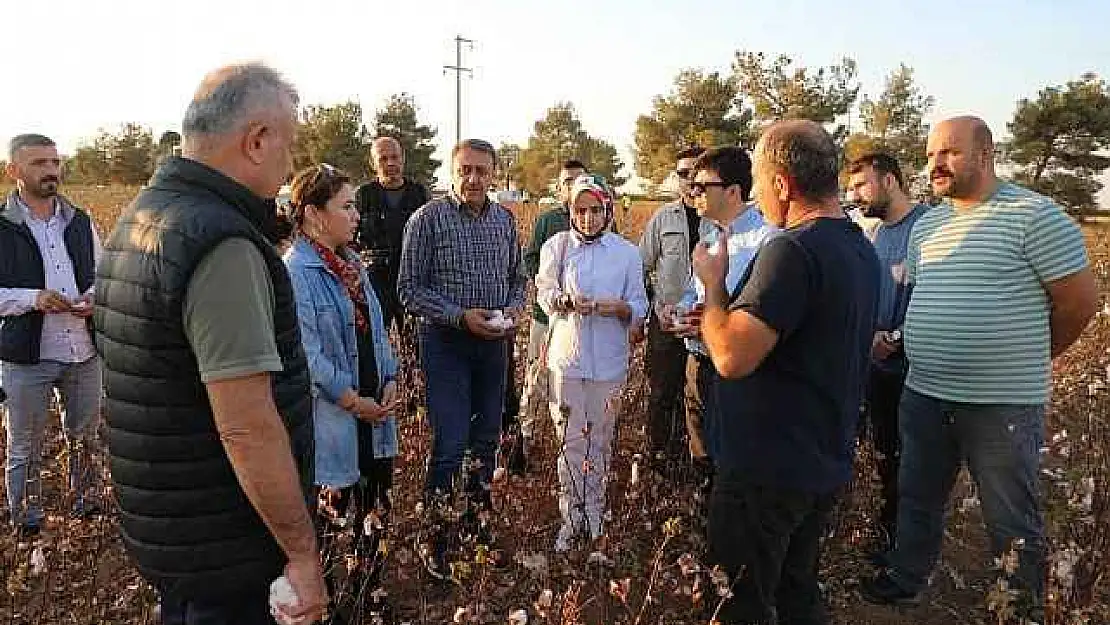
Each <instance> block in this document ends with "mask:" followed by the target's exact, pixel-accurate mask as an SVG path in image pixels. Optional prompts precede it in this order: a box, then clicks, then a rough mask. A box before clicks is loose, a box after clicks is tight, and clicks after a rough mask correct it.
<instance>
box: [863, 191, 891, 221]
mask: <svg viewBox="0 0 1110 625" xmlns="http://www.w3.org/2000/svg"><path fill="white" fill-rule="evenodd" d="M859 207H860V212H861V213H863V216H864V217H869V218H872V219H886V216H887V213H889V212H890V195H889V194H887V193H886V192H883V193H881V194H879V195H877V196H876V197H874V198H873V199H872V200H871V201H870V202H860V203H859Z"/></svg>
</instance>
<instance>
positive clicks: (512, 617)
mask: <svg viewBox="0 0 1110 625" xmlns="http://www.w3.org/2000/svg"><path fill="white" fill-rule="evenodd" d="M509 625H528V612H527V611H526V610H515V611H513V612H510V613H509Z"/></svg>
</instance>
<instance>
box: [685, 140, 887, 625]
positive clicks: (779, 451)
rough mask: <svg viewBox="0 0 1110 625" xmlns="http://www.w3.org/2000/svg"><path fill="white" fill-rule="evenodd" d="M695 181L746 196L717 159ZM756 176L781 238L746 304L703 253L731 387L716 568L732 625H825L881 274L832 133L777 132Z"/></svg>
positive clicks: (725, 396) (758, 155)
mask: <svg viewBox="0 0 1110 625" xmlns="http://www.w3.org/2000/svg"><path fill="white" fill-rule="evenodd" d="M694 169H695V175H694V182H693V183H692V184H691V187H692V188H693V191H694V192H697V193H706V194H710V193H738V192H739V191H738V190H737V189H736V188H735V187H736V185H727V184H725V183H723V182H722V181H721V179H720V176H719V175H718V172H717V171H715V169H714V166H713V163H712V160H711V159H710V158H708V157H703V158H702V159H700V160H699V161H698V162H697V163H696V164H695V167H694ZM753 173H754V177H755V180H756V182H755V187H756V189H757V193H756V195H757V200H758V202H759V205H760V209H761V210H762V211H763V213H764V216H765V217H766V219H767V221H768V222H770V223H772V224H774V225H776V226H778V227H780V228H783V232H781V233H780V234H778V235H775V236H773V237H772V238H770V239H769V240H768V241H767V242H766V243H764V244H763V247H762V248H761V249H760V251H759V252H758V254H757V256H756V258H755V260H754V261H753V263H752V265H751V266H750V268H749V270H748V274H747V275H746V276H745V277H744V278H743V279H742V280H741V282H740V284H741V285H742V286H741V287H740V288H739V289H738V290H739V293H734V294H732V295H731V296H730V294H729V293H728V292H727V291H726V289H725V273H726V270H727V267H728V258H727V254H724V253H719V254H710V253H709V251H708V249H707V248H706V246H705V245H704V243H703V244H699V245H698V247H697V249H695V251H694V260H693V263H694V270H695V271H696V272H697V275H698V277H699V278H701V280H702V282H703V283H704V284H705V285H706V305H705V312H704V313H703V316H702V322H701V332H702V337H703V339H704V341H705V343H706V345H707V347H708V349H709V354H710V357H711V358H712V360H713V364H714V366H715V367H716V368H717V371H718V373H720V375H721V378H722V379H721V380H720V381H719V383H718V386H717V400H718V401H717V405H718V406H719V407H720V411H719V413H720V427H719V434H718V435H719V436H720V440H719V441H718V444H717V448H718V449H720V458H718V459H716V460H717V467H718V478H717V481H716V482H715V484H714V487H713V492H712V495H711V496H710V503H709V558H710V561H711V563H712V564H717V565H720V566H721V567H722V569H723V570H724V571H725V572H727V573H728V574H729V576H730V577H731V578H732V579H734V580H735V581H734V586H733V592H734V597H733V598H732V599H731V600H730V601H729V602H728V603H727V604H726V605H725V606H724V609H723V610H722V612H721V614H720V617H721V621H722V622H725V623H737V622H744V623H749V622H751V623H766V622H774V619H775V614H776V613H777V618H778V621H777V622H780V623H825V622H827V621H828V615H827V613H826V611H825V608H824V605H823V601H822V600H821V596H820V589H819V587H818V583H817V560H818V549H819V541H820V537H821V534H822V532H823V530H824V528H825V525H826V523H827V520H828V515H829V512H830V511H831V509H832V507H833V503H834V501H835V497H836V493H837V492H838V491H839V489H840V488H841V487H842V486H844V484H846V483H847V482H848V480H849V479H850V478H851V475H852V460H853V455H854V436H855V429H856V420H857V419H858V416H859V406H860V399H861V393H862V390H863V385H864V381H865V378H866V375H867V371H868V363H869V354H870V351H871V339H872V337H873V332H874V320H875V307H876V305H877V303H876V302H877V297H878V285H879V262H878V259H877V257H876V256H875V251H874V249H873V247H872V246H871V244H870V243H869V242H868V241H867V239H866V238H864V236H863V233H862V232H861V231H860V230H859V228H858V227H857V226H855V225H854V224H853V223H851V222H850V221H848V220H847V219H845V218H844V213H843V212H842V211H841V210H840V205H839V202H838V199H837V196H838V180H837V176H838V159H837V150H836V146H835V144H834V143H833V141H832V138H831V137H830V136H829V134H828V133H827V132H825V130H824V129H823V128H822V127H821V126H820V125H818V124H815V123H813V122H809V121H801V120H798V121H787V122H780V123H777V124H775V125H773V126H771V127H770V128H768V129H767V130H766V131H765V132H764V133H763V136H762V138H761V139H760V140H759V144H758V145H757V146H756V152H755V159H754V167H753Z"/></svg>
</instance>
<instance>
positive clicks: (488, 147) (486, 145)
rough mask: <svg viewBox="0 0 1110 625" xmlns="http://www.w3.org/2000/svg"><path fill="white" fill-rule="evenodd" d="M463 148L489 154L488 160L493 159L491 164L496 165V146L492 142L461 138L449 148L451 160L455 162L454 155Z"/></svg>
mask: <svg viewBox="0 0 1110 625" xmlns="http://www.w3.org/2000/svg"><path fill="white" fill-rule="evenodd" d="M463 150H474V151H475V152H481V153H483V154H489V157H490V160H491V161H493V166H494V167H497V148H495V147H493V144H492V143H490V142H489V141H485V140H483V139H463V140H462V141H459V142H458V143H457V144H455V147H454V148H451V162H452V163H453V162H455V157H456V156H458V155H459V152H462V151H463Z"/></svg>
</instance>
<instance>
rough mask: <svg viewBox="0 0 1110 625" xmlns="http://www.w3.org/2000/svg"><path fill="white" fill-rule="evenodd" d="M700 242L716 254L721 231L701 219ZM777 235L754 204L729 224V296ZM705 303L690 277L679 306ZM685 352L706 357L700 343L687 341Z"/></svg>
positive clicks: (698, 283) (696, 282)
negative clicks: (756, 258) (754, 260)
mask: <svg viewBox="0 0 1110 625" xmlns="http://www.w3.org/2000/svg"><path fill="white" fill-rule="evenodd" d="M701 224H702V225H701V240H702V241H705V244H706V245H708V246H709V248H710V250H715V248H716V247H719V246H720V241H719V240H718V239H719V238H720V236H721V230H720V228H718V227H716V226H715V225H713V224H712V223H711V222H709V221H707V220H705V219H703V220H702V222H701ZM776 232H778V228H776V227H774V226H772V225H771V224H769V223H767V222H766V221H764V220H763V213H761V212H759V209H758V208H756V205H755V204H754V203H752V204H749V205H748V207H747V208H746V209H744V210H743V211H742V212H741V213H740V214H739V215H737V216H736V219H733V220H732V223H731V224H729V235H728V273H727V274H726V275H725V288H727V289H728V292H729V293H732V292H733V291H735V290H736V286H737V285H738V284H739V283H740V279H741V278H743V277H744V274H745V273H747V271H748V265H750V264H751V263H752V259H753V258H755V253H756V252H758V251H759V247H760V246H761V245H763V242H764V241H766V240H767V239H768V238H769V237H770V236H771V235H773V234H774V233H776ZM704 301H705V285H704V284H702V282H701V280H699V279H698V277H697V276H696V275H691V276H690V280H689V282H688V283H687V284H686V291H685V292H684V293H683V294H682V299H681V300H679V305H681V306H686V307H690V306H693V305H694V304H695V303H698V302H704ZM686 349H687V350H688V351H690V352H693V353H695V354H701V355H703V356H705V355H708V354H709V351H708V350H707V349H706V347H705V343H703V342H701V340H700V339H686Z"/></svg>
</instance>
